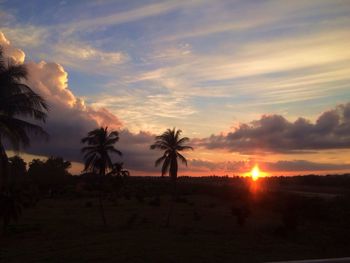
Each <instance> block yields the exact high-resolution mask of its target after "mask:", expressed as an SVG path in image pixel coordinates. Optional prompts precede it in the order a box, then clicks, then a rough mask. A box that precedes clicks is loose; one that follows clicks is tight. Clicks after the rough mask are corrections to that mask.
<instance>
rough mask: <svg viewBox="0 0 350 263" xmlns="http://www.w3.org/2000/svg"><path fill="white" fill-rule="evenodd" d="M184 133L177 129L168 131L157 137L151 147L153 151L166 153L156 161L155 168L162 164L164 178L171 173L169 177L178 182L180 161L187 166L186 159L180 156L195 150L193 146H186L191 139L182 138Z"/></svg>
mask: <svg viewBox="0 0 350 263" xmlns="http://www.w3.org/2000/svg"><path fill="white" fill-rule="evenodd" d="M181 133H182V131H181V130H176V129H175V128H173V129H172V130H171V129H167V130H166V131H165V132H164V133H163V134H161V135H159V136H156V138H155V139H156V141H155V143H154V144H152V145H151V146H150V148H151V150H154V149H158V150H162V151H164V154H163V156H161V157H160V158H159V159H157V160H156V162H155V166H159V165H160V164H162V170H161V171H162V176H164V175H165V174H167V173H168V172H169V176H170V177H171V178H172V179H173V180H176V178H177V171H178V162H177V160H178V159H180V160H181V162H182V163H184V164H185V165H186V166H187V160H186V158H185V157H184V156H183V155H182V154H180V153H179V152H181V151H186V150H193V148H192V147H191V146H188V145H184V144H185V143H187V142H189V140H190V139H189V138H187V137H182V138H181V137H180V136H181Z"/></svg>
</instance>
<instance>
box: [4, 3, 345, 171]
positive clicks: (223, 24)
mask: <svg viewBox="0 0 350 263" xmlns="http://www.w3.org/2000/svg"><path fill="white" fill-rule="evenodd" d="M349 13H350V1H348V0H316V1H303V0H296V1H287V0H278V1H277V0H276V1H250V0H241V1H238V0H237V1H236V0H227V1H224V0H223V1H212V0H210V1H209V0H187V1H180V0H179V1H175V0H173V1H117V0H105V1H104V0H100V1H97V0H96V1H93V0H91V1H78V0H75V1H44V0H41V1H34V0H33V1H30V0H28V1H16V0H11V1H6V0H0V32H1V33H0V45H2V46H3V47H4V50H5V54H6V56H8V57H11V58H12V59H13V60H14V61H16V62H17V63H25V64H26V65H27V67H28V70H29V73H30V76H29V79H28V83H29V84H30V86H31V87H32V88H33V89H34V90H35V91H36V92H38V93H39V94H41V95H42V96H43V97H44V98H45V99H46V100H47V101H48V102H49V104H50V107H51V109H50V113H49V118H48V121H47V123H46V124H45V125H44V128H45V129H46V130H47V131H48V132H49V134H50V140H49V141H47V142H43V141H40V140H39V139H38V138H33V142H32V145H31V147H29V148H26V149H23V151H22V156H23V157H24V158H26V160H30V159H31V158H34V157H35V158H45V157H46V156H52V155H55V156H56V155H59V156H63V157H64V158H66V159H68V160H70V161H72V162H73V164H74V165H73V168H72V171H73V172H74V173H79V172H80V171H81V170H82V165H81V163H82V156H81V154H80V148H81V147H82V145H81V144H80V139H81V138H82V137H84V136H85V135H86V134H87V132H88V131H89V130H92V129H94V128H96V127H99V126H106V125H108V127H110V129H116V130H118V131H119V132H120V142H118V144H117V145H116V147H117V148H118V149H120V150H121V151H122V152H123V153H124V155H123V157H122V158H121V159H120V158H116V159H115V160H118V161H123V162H124V163H125V166H126V168H128V169H130V170H131V172H132V174H134V175H159V173H160V171H159V168H155V167H154V161H155V159H156V158H157V157H158V156H160V154H161V153H160V152H155V151H150V150H149V145H150V144H152V142H153V141H154V137H155V136H156V135H158V134H161V133H162V132H163V131H164V130H165V129H167V128H173V127H176V128H180V129H181V130H182V131H183V135H184V136H187V137H189V138H190V139H191V145H192V146H193V147H194V148H195V150H194V151H193V152H186V153H185V155H186V157H187V158H188V160H189V164H188V167H181V168H180V175H194V176H200V175H203V176H204V175H213V174H216V175H229V176H232V175H237V174H238V175H239V174H244V173H246V172H247V171H249V170H250V169H251V168H252V167H253V166H254V165H255V164H259V166H260V167H261V168H262V169H264V170H266V171H267V172H268V174H270V175H291V174H309V173H320V174H326V173H344V172H349V171H350V158H349V157H350V104H349V102H350V49H349V46H350V16H349ZM9 150H10V149H9ZM9 153H10V154H12V152H11V151H9Z"/></svg>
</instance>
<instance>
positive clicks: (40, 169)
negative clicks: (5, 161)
mask: <svg viewBox="0 0 350 263" xmlns="http://www.w3.org/2000/svg"><path fill="white" fill-rule="evenodd" d="M70 167H71V163H70V162H69V161H66V160H64V159H63V158H62V157H52V156H51V157H49V158H47V159H46V161H42V160H39V159H33V160H32V161H31V162H30V163H29V169H28V175H29V177H31V178H32V179H33V180H34V181H36V182H37V183H38V184H39V185H40V186H41V187H46V188H47V187H48V188H49V190H51V191H52V190H55V189H56V188H57V187H59V186H61V185H63V184H64V183H65V182H66V178H67V176H69V175H70V173H69V172H68V169H69V168H70Z"/></svg>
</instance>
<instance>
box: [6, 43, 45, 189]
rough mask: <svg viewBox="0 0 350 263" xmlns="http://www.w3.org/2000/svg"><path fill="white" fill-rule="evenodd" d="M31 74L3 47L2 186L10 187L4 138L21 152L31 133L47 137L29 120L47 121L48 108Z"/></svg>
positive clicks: (26, 144)
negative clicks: (29, 82)
mask: <svg viewBox="0 0 350 263" xmlns="http://www.w3.org/2000/svg"><path fill="white" fill-rule="evenodd" d="M27 77H28V71H27V68H26V66H25V65H21V64H15V63H14V62H13V61H12V60H11V59H8V60H6V59H5V57H4V54H3V49H2V47H0V189H4V188H6V187H7V186H6V184H7V182H6V181H7V176H8V158H7V155H6V152H5V148H4V145H3V141H4V140H7V141H9V142H10V144H11V146H12V148H13V149H14V150H16V151H17V150H19V149H20V148H21V147H25V146H28V145H29V142H30V139H29V133H34V134H37V135H40V136H45V137H46V136H47V133H46V132H45V131H44V130H43V129H42V128H41V127H40V126H38V125H36V124H33V123H30V122H28V121H27V119H33V120H38V121H42V122H44V121H45V120H46V112H47V110H48V106H47V104H46V102H45V100H44V99H43V98H42V97H41V96H40V95H38V94H37V93H35V92H34V91H33V90H32V89H31V88H30V87H29V86H28V85H27V84H26V83H25V81H26V80H27ZM23 117H24V118H25V120H24V119H23Z"/></svg>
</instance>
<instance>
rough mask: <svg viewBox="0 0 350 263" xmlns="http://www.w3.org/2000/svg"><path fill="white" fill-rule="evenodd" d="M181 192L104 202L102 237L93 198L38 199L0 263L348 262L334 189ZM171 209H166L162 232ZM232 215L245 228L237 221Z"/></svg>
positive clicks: (344, 202) (349, 217)
mask: <svg viewBox="0 0 350 263" xmlns="http://www.w3.org/2000/svg"><path fill="white" fill-rule="evenodd" d="M153 184H157V182H152V185H153ZM182 185H185V187H184V189H182V190H181V184H180V187H179V193H180V194H179V197H178V198H177V200H176V201H175V202H172V201H171V200H172V198H171V197H170V195H167V194H166V193H164V192H162V191H159V190H156V189H155V188H152V187H150V188H147V182H146V183H145V182H144V181H142V182H141V183H136V184H135V182H134V183H131V185H129V186H128V187H127V188H126V189H127V190H125V189H124V190H122V191H119V192H118V194H113V193H109V194H105V195H106V198H105V200H104V204H105V210H106V217H107V221H108V226H107V227H106V228H105V227H103V226H102V221H101V217H100V214H99V209H98V208H99V207H98V200H97V198H96V197H95V196H93V195H94V194H96V193H95V192H93V191H86V192H83V194H82V193H80V194H79V195H77V194H74V195H72V194H68V195H58V196H54V197H52V198H48V197H45V198H41V200H39V202H38V203H37V204H36V205H35V206H34V207H30V208H27V209H24V210H23V215H22V216H21V218H20V220H19V221H18V222H17V223H16V224H11V226H10V227H9V229H8V233H7V234H6V235H2V236H1V237H0V262H264V261H274V260H276V261H277V260H287V259H288V260H291V259H312V258H330V257H345V256H350V199H349V198H348V197H346V191H344V189H343V188H341V189H340V188H339V187H333V188H332V187H331V188H326V189H327V190H324V189H325V188H322V187H320V188H319V189H321V190H320V191H319V192H321V194H326V195H325V196H317V197H315V196H313V195H312V197H310V196H308V194H306V196H303V194H302V193H305V187H300V189H299V190H300V191H297V190H298V187H294V188H290V187H289V188H288V190H285V186H283V187H281V189H283V190H280V191H279V190H278V186H275V185H274V186H271V189H273V190H266V189H265V190H262V189H259V190H256V189H255V190H254V189H253V190H252V189H250V191H246V190H247V189H246V188H245V187H243V188H242V187H236V185H234V186H232V185H231V183H217V182H206V183H204V184H202V183H201V184H198V185H196V186H193V182H182ZM245 186H246V185H245ZM230 187H231V188H230ZM141 188H142V191H140V190H139V189H141ZM202 188H203V189H205V190H203V189H202ZM248 188H249V187H248ZM265 188H266V187H265ZM133 189H134V190H133ZM135 189H138V190H135ZM147 189H148V190H147ZM149 189H151V190H149ZM242 189H243V190H242ZM313 189H314V190H313V191H311V192H315V189H317V187H316V188H315V187H313ZM337 189H338V190H337ZM251 191H255V192H251ZM288 191H289V192H288ZM286 192H288V194H286ZM307 192H310V191H307ZM316 192H317V191H316ZM329 192H331V195H330V196H329V195H328V194H329ZM141 193H142V194H141ZM334 193H335V195H334V196H333V195H332V194H334ZM337 193H339V195H337ZM171 203H173V204H174V210H173V213H172V217H171V221H170V226H169V227H165V221H166V217H167V214H168V211H169V206H170V205H171ZM237 211H241V212H237ZM240 213H241V215H242V216H241V219H242V218H243V219H242V220H243V221H244V222H242V220H240V221H239V220H237V218H239V216H237V215H239V214H240Z"/></svg>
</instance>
